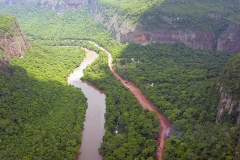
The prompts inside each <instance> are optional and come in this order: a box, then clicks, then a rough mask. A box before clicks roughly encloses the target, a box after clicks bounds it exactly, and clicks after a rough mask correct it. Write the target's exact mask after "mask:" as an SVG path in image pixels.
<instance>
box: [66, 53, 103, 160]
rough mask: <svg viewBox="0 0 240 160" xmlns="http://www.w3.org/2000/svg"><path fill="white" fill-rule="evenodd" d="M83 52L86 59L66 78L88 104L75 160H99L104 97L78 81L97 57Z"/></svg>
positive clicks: (86, 84)
mask: <svg viewBox="0 0 240 160" xmlns="http://www.w3.org/2000/svg"><path fill="white" fill-rule="evenodd" d="M85 51H86V53H87V54H86V58H85V59H84V60H83V61H82V63H81V65H80V66H79V67H78V68H76V69H75V70H74V71H73V73H71V74H70V75H69V77H68V84H71V85H74V86H75V87H77V88H81V89H82V92H83V93H84V95H85V97H86V98H87V103H88V108H87V111H86V115H85V122H84V130H83V133H82V144H81V148H80V150H79V153H80V155H79V156H78V157H77V160H101V159H102V156H101V155H100V154H99V152H98V148H100V144H101V143H102V138H103V136H104V134H105V129H104V123H105V119H104V113H105V108H106V104H105V98H106V96H105V94H104V93H102V92H101V91H99V90H98V89H97V88H96V87H94V86H92V85H90V84H88V83H86V82H82V81H81V80H80V77H82V76H83V70H84V69H85V68H86V67H87V65H88V64H91V63H92V62H93V61H94V60H95V59H96V58H97V57H98V54H97V53H95V52H94V51H90V50H88V49H85Z"/></svg>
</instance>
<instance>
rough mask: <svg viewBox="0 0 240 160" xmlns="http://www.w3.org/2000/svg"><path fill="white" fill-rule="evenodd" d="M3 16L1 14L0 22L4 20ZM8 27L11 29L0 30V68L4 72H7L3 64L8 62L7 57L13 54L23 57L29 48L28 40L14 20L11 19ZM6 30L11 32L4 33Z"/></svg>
mask: <svg viewBox="0 0 240 160" xmlns="http://www.w3.org/2000/svg"><path fill="white" fill-rule="evenodd" d="M4 18H5V16H2V15H1V22H4V21H3V19H4ZM9 28H11V29H10V30H4V31H3V32H0V51H1V57H0V69H1V70H3V71H5V72H8V71H7V70H6V69H4V68H5V66H6V65H9V64H10V63H9V60H8V58H12V57H14V56H17V57H23V55H24V53H25V52H26V51H27V48H31V44H30V42H29V41H27V40H26V37H25V35H24V34H23V32H22V31H21V29H20V27H19V24H18V23H17V22H16V21H12V23H11V24H10V26H9ZM6 32H11V34H6ZM6 35H8V36H6Z"/></svg>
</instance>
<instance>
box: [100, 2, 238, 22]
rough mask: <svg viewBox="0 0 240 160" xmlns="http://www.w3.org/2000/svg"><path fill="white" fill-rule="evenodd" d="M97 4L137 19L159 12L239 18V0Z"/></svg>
mask: <svg viewBox="0 0 240 160" xmlns="http://www.w3.org/2000/svg"><path fill="white" fill-rule="evenodd" d="M98 5H99V6H100V9H101V10H102V11H103V12H104V13H105V14H107V15H112V14H113V13H118V14H119V15H121V17H124V16H125V17H128V18H131V19H133V20H137V21H138V20H139V19H140V18H141V17H144V18H147V16H152V15H159V13H161V14H160V15H162V14H163V15H168V16H177V15H182V16H189V17H194V18H201V17H203V16H206V15H207V14H208V13H219V14H221V15H222V16H223V17H224V18H226V19H228V20H230V21H233V22H236V23H239V18H240V17H239V16H240V11H239V9H238V8H239V6H240V1H239V0H232V1H225V0H217V1H212V0H151V1H147V0H121V1H119V0H99V4H98ZM145 16H146V17H145ZM109 17H110V16H109ZM156 18H157V17H156Z"/></svg>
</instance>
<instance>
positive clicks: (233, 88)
mask: <svg viewBox="0 0 240 160" xmlns="http://www.w3.org/2000/svg"><path fill="white" fill-rule="evenodd" d="M239 79H240V53H239V54H237V55H235V56H234V57H233V58H231V59H230V60H229V61H228V62H227V64H226V66H225V67H224V69H223V71H222V72H221V74H220V76H219V77H218V80H217V88H218V91H219V93H220V99H219V104H218V107H217V109H218V112H217V117H216V121H217V122H218V121H221V120H223V121H229V122H231V123H233V124H237V125H239V126H240V81H239Z"/></svg>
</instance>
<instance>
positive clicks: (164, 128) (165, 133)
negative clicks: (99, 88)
mask: <svg viewBox="0 0 240 160" xmlns="http://www.w3.org/2000/svg"><path fill="white" fill-rule="evenodd" d="M89 42H90V43H91V44H93V45H94V46H96V47H98V48H99V49H101V50H102V51H104V52H105V53H107V55H108V66H109V68H110V70H111V72H112V73H113V74H114V76H115V77H116V79H118V80H119V81H120V82H121V83H122V84H123V85H124V86H125V87H127V88H128V89H129V90H130V91H131V93H133V94H134V96H135V97H136V99H137V100H138V102H139V103H140V104H141V105H142V107H143V108H144V109H148V110H150V111H153V112H156V113H157V115H158V118H159V120H160V122H161V123H160V126H159V128H160V130H159V135H158V140H157V142H158V149H157V159H158V160H162V155H163V151H164V149H165V141H166V140H167V138H168V137H169V136H170V130H171V123H170V122H169V121H168V120H167V118H166V117H165V116H164V115H163V114H162V113H161V112H160V111H159V110H157V109H156V107H155V106H154V105H153V104H152V103H151V102H150V101H149V100H148V99H147V98H146V97H145V96H144V95H143V94H142V92H141V90H140V89H138V88H137V87H136V86H135V84H134V83H132V82H130V81H127V80H124V79H122V77H121V76H120V75H119V74H117V73H116V71H115V70H114V68H113V65H112V56H111V53H109V52H108V51H107V50H106V49H104V48H102V47H100V46H99V45H97V44H96V43H94V42H92V41H89Z"/></svg>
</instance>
